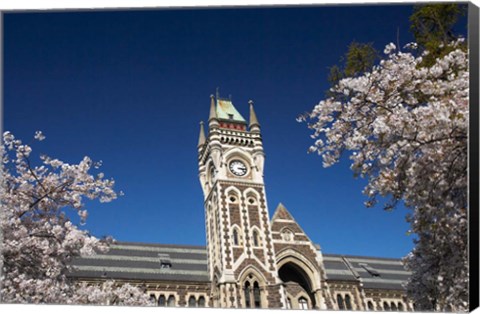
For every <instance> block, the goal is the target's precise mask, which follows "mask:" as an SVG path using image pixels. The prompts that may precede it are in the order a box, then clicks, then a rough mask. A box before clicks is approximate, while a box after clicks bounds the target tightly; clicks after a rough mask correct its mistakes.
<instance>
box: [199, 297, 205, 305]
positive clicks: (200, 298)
mask: <svg viewBox="0 0 480 314" xmlns="http://www.w3.org/2000/svg"><path fill="white" fill-rule="evenodd" d="M198 307H205V298H204V297H199V298H198Z"/></svg>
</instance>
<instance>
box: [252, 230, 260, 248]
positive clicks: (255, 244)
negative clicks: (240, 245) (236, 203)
mask: <svg viewBox="0 0 480 314" xmlns="http://www.w3.org/2000/svg"><path fill="white" fill-rule="evenodd" d="M252 237H253V246H258V243H259V241H258V232H257V230H253V234H252Z"/></svg>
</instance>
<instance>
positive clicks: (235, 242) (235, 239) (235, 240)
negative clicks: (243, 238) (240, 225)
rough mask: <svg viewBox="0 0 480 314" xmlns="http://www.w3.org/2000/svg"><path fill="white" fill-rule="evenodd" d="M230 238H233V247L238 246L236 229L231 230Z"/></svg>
mask: <svg viewBox="0 0 480 314" xmlns="http://www.w3.org/2000/svg"><path fill="white" fill-rule="evenodd" d="M232 238H233V245H238V230H237V228H234V229H233V235H232Z"/></svg>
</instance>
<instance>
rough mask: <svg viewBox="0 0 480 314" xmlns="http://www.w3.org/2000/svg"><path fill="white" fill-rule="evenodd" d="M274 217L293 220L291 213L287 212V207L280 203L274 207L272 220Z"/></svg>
mask: <svg viewBox="0 0 480 314" xmlns="http://www.w3.org/2000/svg"><path fill="white" fill-rule="evenodd" d="M275 219H288V220H293V221H295V219H293V217H292V215H291V214H290V213H289V212H288V210H287V208H285V206H283V204H282V203H280V204H278V206H277V209H275V213H274V214H273V217H272V221H274V220H275Z"/></svg>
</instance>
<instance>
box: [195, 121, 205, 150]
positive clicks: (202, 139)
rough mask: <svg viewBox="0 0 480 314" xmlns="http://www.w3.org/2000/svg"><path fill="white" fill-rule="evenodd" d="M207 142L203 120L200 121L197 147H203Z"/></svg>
mask: <svg viewBox="0 0 480 314" xmlns="http://www.w3.org/2000/svg"><path fill="white" fill-rule="evenodd" d="M203 144H205V131H204V129H203V121H200V135H199V136H198V145H197V147H199V148H200V147H201V146H203Z"/></svg>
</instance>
